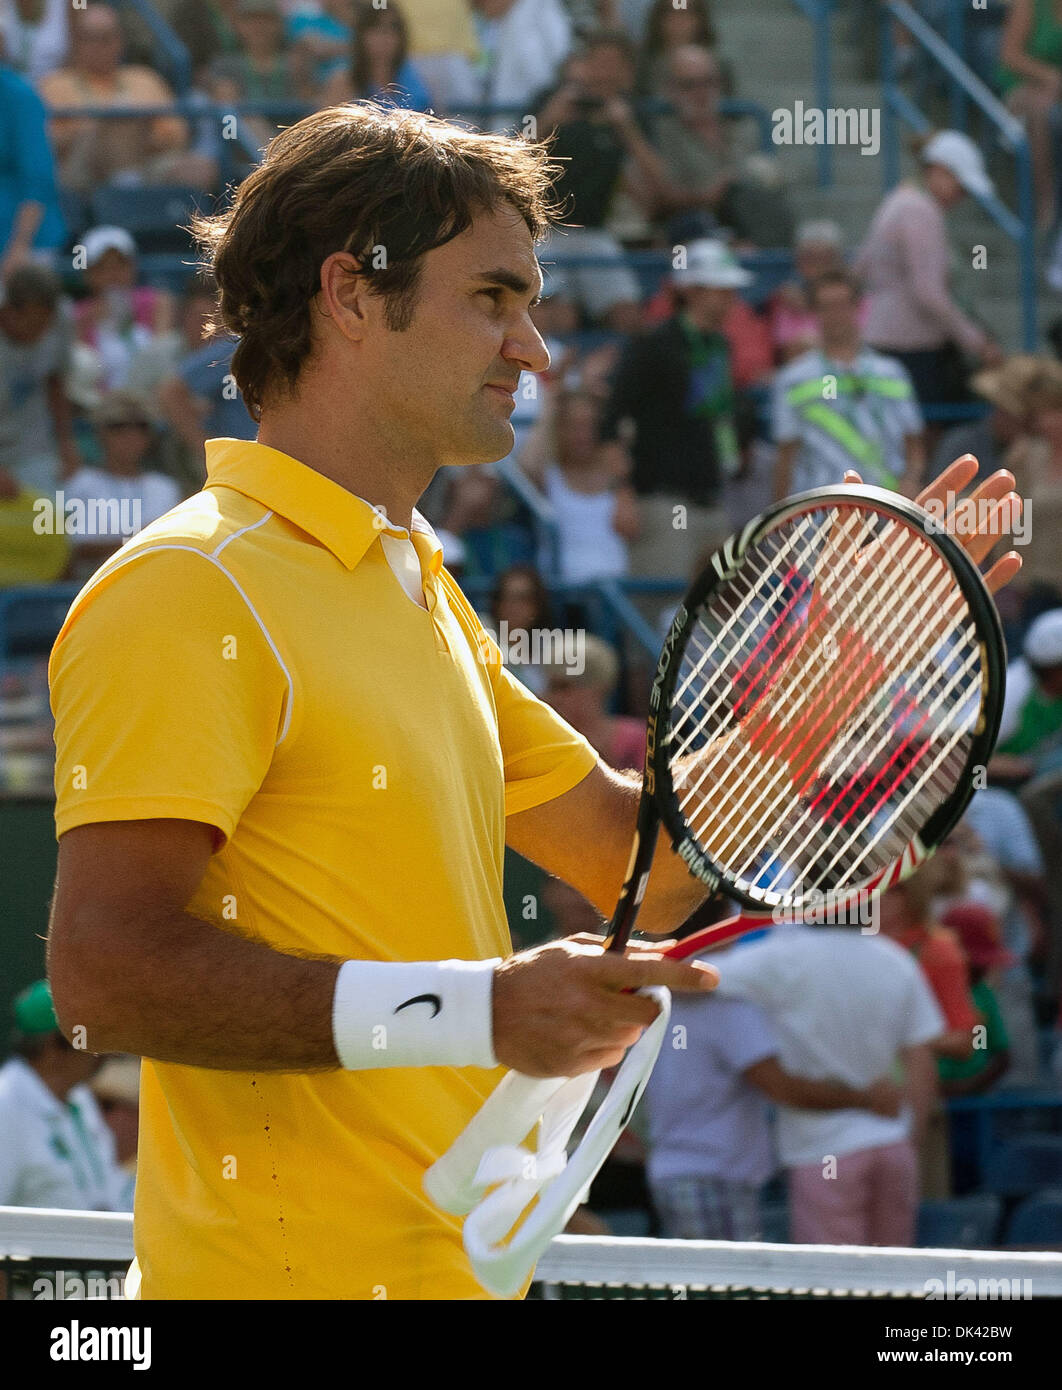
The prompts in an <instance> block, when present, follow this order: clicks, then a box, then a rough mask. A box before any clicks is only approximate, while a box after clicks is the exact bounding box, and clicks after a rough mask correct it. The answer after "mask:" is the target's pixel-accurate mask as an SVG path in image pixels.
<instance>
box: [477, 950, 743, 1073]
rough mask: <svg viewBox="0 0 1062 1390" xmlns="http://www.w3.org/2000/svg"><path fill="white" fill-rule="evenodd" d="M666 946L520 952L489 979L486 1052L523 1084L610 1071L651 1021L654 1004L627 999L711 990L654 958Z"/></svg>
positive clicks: (708, 978)
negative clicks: (649, 992) (652, 989)
mask: <svg viewBox="0 0 1062 1390" xmlns="http://www.w3.org/2000/svg"><path fill="white" fill-rule="evenodd" d="M666 946H667V943H666V942H653V943H652V945H651V946H650V945H648V944H646V943H638V944H634V943H632V945H631V947H630V950H629V953H628V954H626V955H620V954H619V953H617V952H605V951H604V950H603V942H602V940H601V939H600V938H595V937H591V936H585V935H583V936H574V937H566V938H565V939H563V940H561V941H551V942H549V943H547V944H546V945H544V946H536V947H535V948H534V949H533V950H530V951H521V952H520V953H519V954H517V955H514V956H510V957H509V959H508V960H506V961H503V962H502V964H501V965H499V966H498V968H497V970H496V971H495V974H494V1052H495V1055H496V1056H497V1058H498V1061H499V1062H501V1063H503V1064H504V1065H505V1066H507V1067H512V1068H514V1069H515V1070H517V1071H520V1072H523V1074H524V1075H525V1076H580V1075H582V1073H584V1072H589V1071H599V1070H601V1069H602V1068H605V1067H613V1066H616V1065H618V1063H619V1062H620V1061H621V1060H622V1058H623V1054H624V1053H625V1052H626V1050H627V1048H628V1047H630V1046H632V1044H634V1043H635V1042H637V1040H638V1038H639V1037H641V1035H642V1032H643V1031H644V1030H645V1029H646V1028H648V1026H649V1025H650V1024H651V1023H652V1021H653V1019H654V1018H655V1017H656V1004H655V1003H654V1002H653V1000H652V999H648V998H646V997H645V996H644V995H640V994H633V993H630V992H629V991H632V990H637V989H640V988H641V987H642V986H643V985H665V986H666V987H667V988H668V989H671V990H675V991H684V992H691V991H695V992H702V991H705V990H712V989H714V988H715V986H716V985H717V984H718V983H719V975H718V973H717V971H716V970H715V969H714V968H713V967H712V966H710V965H703V964H701V963H700V962H697V961H692V962H686V961H673V960H668V959H666V958H665V957H664V956H663V955H662V954H661V947H666Z"/></svg>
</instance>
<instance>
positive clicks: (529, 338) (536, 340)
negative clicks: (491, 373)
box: [505, 319, 550, 372]
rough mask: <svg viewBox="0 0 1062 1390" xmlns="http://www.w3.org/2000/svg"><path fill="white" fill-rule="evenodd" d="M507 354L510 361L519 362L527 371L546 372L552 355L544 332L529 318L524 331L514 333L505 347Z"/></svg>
mask: <svg viewBox="0 0 1062 1390" xmlns="http://www.w3.org/2000/svg"><path fill="white" fill-rule="evenodd" d="M505 356H506V357H507V358H508V359H509V361H510V362H517V363H519V365H520V367H521V368H522V369H523V370H524V371H525V372H545V371H548V370H549V364H550V355H549V348H548V347H547V346H546V344H545V342H544V340H543V338H542V334H541V333H539V331H538V329H537V328H536V327H535V325H534V324H533V323H532V322H531V320H530V319H528V320H527V323H526V325H525V327H524V328H523V330H522V332H520V333H519V334H518V335H514V336H513V337H512V338H511V339H510V340H509V342H508V343H507V344H506V347H505Z"/></svg>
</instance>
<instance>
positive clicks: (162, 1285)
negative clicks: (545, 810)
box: [50, 439, 596, 1299]
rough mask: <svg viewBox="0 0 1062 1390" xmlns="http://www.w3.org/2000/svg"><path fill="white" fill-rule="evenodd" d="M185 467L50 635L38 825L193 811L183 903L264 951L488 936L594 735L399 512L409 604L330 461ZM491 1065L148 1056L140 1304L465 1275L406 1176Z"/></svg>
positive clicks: (420, 1169)
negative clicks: (503, 645)
mask: <svg viewBox="0 0 1062 1390" xmlns="http://www.w3.org/2000/svg"><path fill="white" fill-rule="evenodd" d="M207 475H208V476H207V483H206V485H205V487H204V488H203V490H202V491H201V492H199V493H197V494H196V495H195V496H194V497H192V498H190V499H189V500H188V501H186V502H184V503H182V504H181V505H180V506H179V507H177V508H175V509H174V510H173V511H171V512H169V513H168V514H167V515H166V516H164V517H162V518H161V519H160V520H159V521H156V522H154V523H153V524H152V525H150V526H148V527H147V528H146V529H145V530H143V531H142V532H140V533H139V534H138V535H137V536H136V537H134V538H133V539H132V540H131V541H130V542H129V543H128V544H127V545H125V546H123V547H122V549H121V550H120V551H119V552H118V553H117V554H116V555H115V556H113V557H112V558H111V559H110V560H108V561H107V563H106V564H105V565H104V566H103V567H102V568H101V569H100V570H99V571H98V572H97V574H96V575H95V576H94V577H93V578H92V580H91V581H90V582H89V584H88V585H87V586H86V587H85V588H84V589H83V590H82V591H81V593H80V594H79V595H78V597H77V599H76V600H75V601H74V604H73V606H72V608H71V610H70V614H69V616H68V617H67V620H66V623H65V624H64V626H63V629H62V631H61V632H60V634H59V637H58V639H57V642H56V646H55V649H54V651H53V653H52V660H51V668H50V675H51V685H52V706H53V710H54V713H55V720H56V726H55V739H56V749H57V758H56V773H55V785H56V798H57V805H56V825H57V830H58V833H59V835H62V834H63V833H64V832H65V831H67V830H69V829H71V828H72V827H73V826H77V825H83V824H86V823H91V822H99V821H112V820H137V819H146V818H152V817H176V818H181V819H189V820H197V821H203V822H206V823H208V824H210V825H213V826H215V827H216V828H217V832H218V835H217V839H218V848H217V851H216V853H215V855H214V857H213V858H212V860H211V863H210V867H209V869H208V870H207V873H206V876H205V877H204V879H203V882H202V883H201V885H200V887H199V889H198V891H197V893H196V895H195V897H194V898H193V900H192V902H191V903H190V904H189V911H190V912H191V913H193V914H194V915H195V916H197V917H202V918H205V919H207V920H210V921H212V922H214V923H216V925H217V926H218V927H219V928H220V929H222V930H224V931H231V932H235V933H237V934H239V935H242V936H248V937H253V938H255V939H256V940H261V941H265V942H268V943H269V944H270V945H272V946H274V947H275V948H276V949H278V950H281V951H288V952H296V951H304V952H315V953H328V954H332V955H335V956H339V957H344V958H358V959H365V960H396V961H417V960H441V959H447V958H451V957H453V958H459V959H465V960H474V959H479V960H482V959H488V958H490V957H492V956H497V955H506V954H508V953H509V952H510V951H511V949H512V947H511V944H510V940H509V932H508V927H507V924H506V920H505V914H504V908H503V904H502V871H503V856H504V845H505V817H506V815H507V814H509V813H512V812H515V811H521V810H524V809H527V808H529V807H532V806H536V805H538V804H540V803H542V802H545V801H549V800H551V799H552V798H554V797H557V796H560V795H561V794H562V793H564V792H566V791H568V790H569V789H570V788H572V787H573V786H575V785H576V783H578V782H580V781H581V780H582V778H583V777H585V776H586V774H587V773H588V772H589V771H590V769H591V768H592V767H593V766H594V764H595V761H596V759H595V755H594V753H593V751H592V749H591V748H590V746H589V745H588V744H587V743H586V741H585V740H584V739H583V738H582V737H581V736H580V735H579V734H577V733H575V732H574V731H573V730H572V729H571V728H570V727H569V726H568V725H567V724H565V723H564V722H563V721H562V720H561V719H560V718H559V716H558V715H557V714H555V713H554V712H553V711H552V710H551V709H550V708H549V707H548V706H546V705H544V704H542V703H541V702H540V701H539V700H537V699H535V698H534V696H532V695H531V694H530V693H529V692H528V691H527V690H526V689H525V688H524V687H523V686H521V685H520V684H519V683H518V682H517V681H515V680H514V679H513V678H512V677H511V676H510V675H509V673H508V672H507V671H506V670H505V669H504V668H503V667H502V666H501V664H500V661H499V654H498V651H497V648H496V647H495V646H494V645H493V644H490V643H488V642H487V641H486V640H485V637H484V633H483V629H482V626H481V625H480V623H479V621H478V619H477V617H476V615H475V613H474V612H473V610H472V608H471V607H470V605H469V604H468V602H467V600H466V599H465V598H464V597H463V595H462V594H461V591H460V590H459V588H458V587H457V584H456V583H455V582H454V580H453V579H452V578H451V576H450V575H449V574H448V573H447V572H446V570H445V569H444V568H443V566H442V553H441V549H440V546H439V542H438V540H437V539H436V537H435V535H434V533H433V532H432V531H431V528H430V527H429V526H428V525H427V523H426V522H424V521H423V519H422V518H420V517H419V515H416V514H415V517H414V526H413V530H412V535H411V537H410V539H411V540H412V544H413V546H414V547H415V549H416V553H417V556H418V558H419V560H420V566H421V573H422V576H423V581H424V591H425V596H426V599H427V602H428V604H429V609H430V611H425V610H424V609H422V608H420V607H418V605H417V604H416V602H415V601H414V600H413V599H411V598H410V597H409V595H408V594H407V593H406V592H404V590H403V589H402V587H401V585H400V583H399V581H398V579H397V578H396V576H395V574H394V573H393V572H392V569H391V567H390V565H389V564H388V561H387V559H386V557H385V555H384V553H383V547H382V545H381V543H380V535H381V530H383V531H386V532H390V533H391V534H394V535H396V536H399V537H405V536H406V535H407V534H408V533H407V532H406V531H404V530H403V529H402V528H400V527H392V526H388V525H387V524H386V523H384V524H383V525H382V526H381V521H382V520H383V519H382V518H381V517H380V516H378V515H377V514H375V513H374V512H373V510H372V508H370V507H369V505H368V504H367V503H366V502H364V501H362V500H361V499H359V498H357V497H355V496H353V495H352V494H351V493H349V492H347V491H345V490H344V489H343V488H341V487H339V486H338V485H337V484H336V483H333V482H331V481H330V480H329V479H327V478H324V477H322V476H321V475H320V474H319V473H316V472H315V471H313V470H312V469H310V468H307V467H306V466H305V465H304V464H301V463H298V462H297V461H296V460H295V459H293V458H290V457H289V456H288V455H286V454H283V453H280V452H278V451H277V450H274V449H269V448H266V447H264V446H263V445H260V444H257V443H244V442H241V441H237V440H229V439H216V440H211V441H210V442H209V443H208V444H207ZM477 653H481V654H485V655H483V656H480V655H477ZM178 997H179V987H178ZM266 1026H268V1023H267V1021H266ZM498 1075H499V1073H498V1072H495V1071H487V1070H480V1069H476V1068H461V1069H458V1068H450V1067H426V1068H416V1069H414V1068H402V1069H399V1068H393V1069H381V1070H372V1071H363V1072H346V1071H332V1072H324V1073H311V1074H306V1073H293V1074H277V1073H273V1072H268V1073H250V1072H222V1071H211V1070H206V1069H201V1068H198V1067H188V1066H175V1065H171V1064H169V1063H160V1062H146V1063H145V1065H144V1068H143V1080H142V1086H141V1119H140V1161H139V1165H138V1170H137V1190H136V1217H135V1245H136V1255H137V1264H138V1265H139V1270H140V1273H141V1276H142V1285H141V1296H142V1297H145V1298H234V1299H238V1298H351V1299H373V1298H476V1297H484V1294H483V1291H482V1289H481V1288H480V1286H479V1285H478V1283H477V1282H476V1280H475V1279H474V1277H473V1275H472V1273H471V1270H470V1267H469V1265H468V1261H467V1259H466V1257H465V1254H464V1250H463V1248H462V1246H461V1232H460V1221H459V1220H457V1219H454V1218H450V1217H447V1216H444V1215H442V1214H441V1213H439V1212H438V1211H436V1210H435V1208H434V1207H433V1206H432V1205H431V1203H430V1202H429V1201H428V1200H427V1198H426V1197H425V1196H424V1194H423V1192H422V1189H421V1179H422V1176H423V1173H424V1171H425V1169H426V1168H427V1167H428V1166H429V1165H430V1164H431V1163H432V1162H433V1161H434V1160H435V1158H436V1157H437V1156H438V1155H439V1154H440V1153H442V1152H443V1150H444V1149H445V1148H446V1147H447V1146H448V1145H449V1144H450V1142H451V1141H452V1140H453V1139H454V1137H455V1136H456V1135H457V1134H458V1133H459V1131H460V1130H461V1129H462V1127H463V1126H464V1125H465V1124H466V1123H467V1121H468V1119H469V1118H470V1116H471V1115H472V1114H473V1112H474V1111H475V1110H476V1109H477V1107H478V1106H479V1105H480V1103H481V1101H482V1100H483V1098H484V1096H486V1095H487V1094H488V1092H489V1091H490V1090H491V1088H492V1087H493V1085H494V1084H495V1083H496V1080H497V1077H498ZM134 1273H135V1271H134Z"/></svg>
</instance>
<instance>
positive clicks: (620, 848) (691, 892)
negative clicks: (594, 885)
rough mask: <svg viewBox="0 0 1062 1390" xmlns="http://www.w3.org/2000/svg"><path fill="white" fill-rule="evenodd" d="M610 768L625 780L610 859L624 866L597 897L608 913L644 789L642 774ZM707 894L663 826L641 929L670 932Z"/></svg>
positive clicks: (656, 933) (617, 799)
mask: <svg viewBox="0 0 1062 1390" xmlns="http://www.w3.org/2000/svg"><path fill="white" fill-rule="evenodd" d="M610 772H611V773H612V776H613V777H614V778H616V779H617V780H618V781H619V782H620V783H621V785H620V786H619V787H618V788H617V790H616V793H615V816H614V819H613V821H612V824H613V826H614V831H613V834H612V837H611V839H612V843H611V845H610V862H611V863H612V864H613V865H614V866H621V867H619V873H618V875H615V874H614V876H613V879H612V881H611V882H610V883H608V884H607V885H603V889H604V892H603V896H602V897H601V900H600V902H598V900H597V899H594V901H595V902H598V906H600V907H601V910H602V911H603V912H604V914H605V915H606V916H611V914H612V910H613V908H614V906H615V903H616V897H617V895H618V893H619V889H620V886H621V884H622V882H623V879H624V877H625V876H626V873H627V870H628V862H629V860H630V857H631V843H632V840H633V837H634V828H635V822H636V821H637V818H638V802H639V798H640V796H641V790H642V784H641V779H640V778H638V777H634V776H632V775H631V774H630V773H624V772H616V771H615V770H614V769H610ZM707 896H708V889H707V888H706V887H705V885H704V884H703V883H701V882H700V880H699V879H696V878H694V877H693V876H692V875H691V873H690V871H689V869H688V868H687V867H686V864H685V861H684V860H682V859H680V858H679V857H678V855H677V854H676V853H675V851H674V850H673V849H672V847H671V839H670V837H669V835H668V833H667V831H666V830H661V832H660V838H659V840H658V841H657V847H656V853H655V854H654V856H653V866H652V870H651V872H650V874H649V886H648V888H647V889H646V893H645V899H644V901H643V902H642V906H641V910H640V912H639V914H638V923H637V929H638V931H640V932H644V933H645V934H646V935H648V936H668V935H669V934H670V933H671V932H673V931H674V930H675V929H676V928H677V927H680V926H681V925H682V923H683V922H685V920H686V918H687V917H689V916H690V914H691V913H692V912H693V911H694V910H695V909H696V908H698V907H699V906H700V905H701V903H702V902H704V900H705V898H706V897H707Z"/></svg>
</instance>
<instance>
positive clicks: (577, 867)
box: [505, 759, 708, 936]
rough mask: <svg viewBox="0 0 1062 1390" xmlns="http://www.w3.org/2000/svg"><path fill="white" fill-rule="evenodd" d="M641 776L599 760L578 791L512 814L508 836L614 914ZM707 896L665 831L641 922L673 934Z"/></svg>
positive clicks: (645, 928) (653, 932)
mask: <svg viewBox="0 0 1062 1390" xmlns="http://www.w3.org/2000/svg"><path fill="white" fill-rule="evenodd" d="M641 787H642V779H641V777H640V776H639V775H637V774H636V773H633V772H617V771H616V770H615V768H611V767H609V766H608V764H607V763H604V762H602V761H601V760H600V759H599V760H598V764H597V766H596V767H595V768H593V769H592V770H591V772H590V773H588V775H587V776H586V777H584V778H583V780H582V781H581V782H580V783H579V784H578V785H577V786H575V787H573V788H572V789H571V791H568V792H565V793H564V795H563V796H558V797H557V798H556V799H555V800H553V801H548V802H545V803H544V804H543V805H541V806H535V807H533V808H532V809H531V810H529V811H519V812H516V813H515V814H514V815H511V816H509V818H508V820H507V821H506V833H505V839H506V843H507V844H508V845H509V846H510V847H511V848H512V849H514V850H516V852H517V853H518V854H522V855H523V856H524V858H525V859H530V860H531V861H532V863H534V864H538V865H539V866H540V867H541V868H543V869H545V870H546V871H547V873H551V874H554V875H555V876H556V877H557V878H560V879H563V880H564V882H565V883H568V884H570V885H571V886H572V887H573V888H576V889H578V891H579V892H580V893H582V895H583V897H584V898H587V899H588V900H589V901H590V902H592V903H593V904H594V906H595V907H596V908H597V909H598V911H599V912H600V913H601V915H602V916H603V917H611V915H612V910H613V908H614V907H615V905H616V898H617V896H618V894H619V890H620V887H621V885H622V883H623V880H624V877H625V875H626V872H627V865H628V862H629V861H630V857H631V840H632V838H633V835H634V826H635V821H636V820H637V818H638V800H639V797H640V795H641ZM707 896H708V891H707V889H706V887H705V886H704V884H703V883H700V882H699V881H698V880H697V879H695V878H693V877H692V876H691V875H690V872H689V870H688V869H687V868H686V865H685V864H684V863H683V861H682V860H681V859H680V858H679V857H678V855H677V854H675V852H674V851H673V850H672V848H671V842H670V840H669V839H668V837H667V833H666V832H662V833H661V836H660V840H659V843H658V846H657V851H656V855H655V857H654V859H653V868H652V873H651V874H650V876H649V887H648V890H647V892H646V895H645V901H644V902H643V903H642V907H641V912H640V913H639V916H638V930H639V931H640V932H646V933H647V934H649V935H650V936H666V935H667V934H668V933H669V932H672V931H674V930H675V928H676V927H678V926H681V924H682V923H683V922H684V921H685V920H686V918H687V917H689V915H690V913H691V912H693V910H694V909H695V908H696V907H698V906H699V905H700V904H701V903H702V902H703V901H704V899H705V898H706V897H707Z"/></svg>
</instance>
